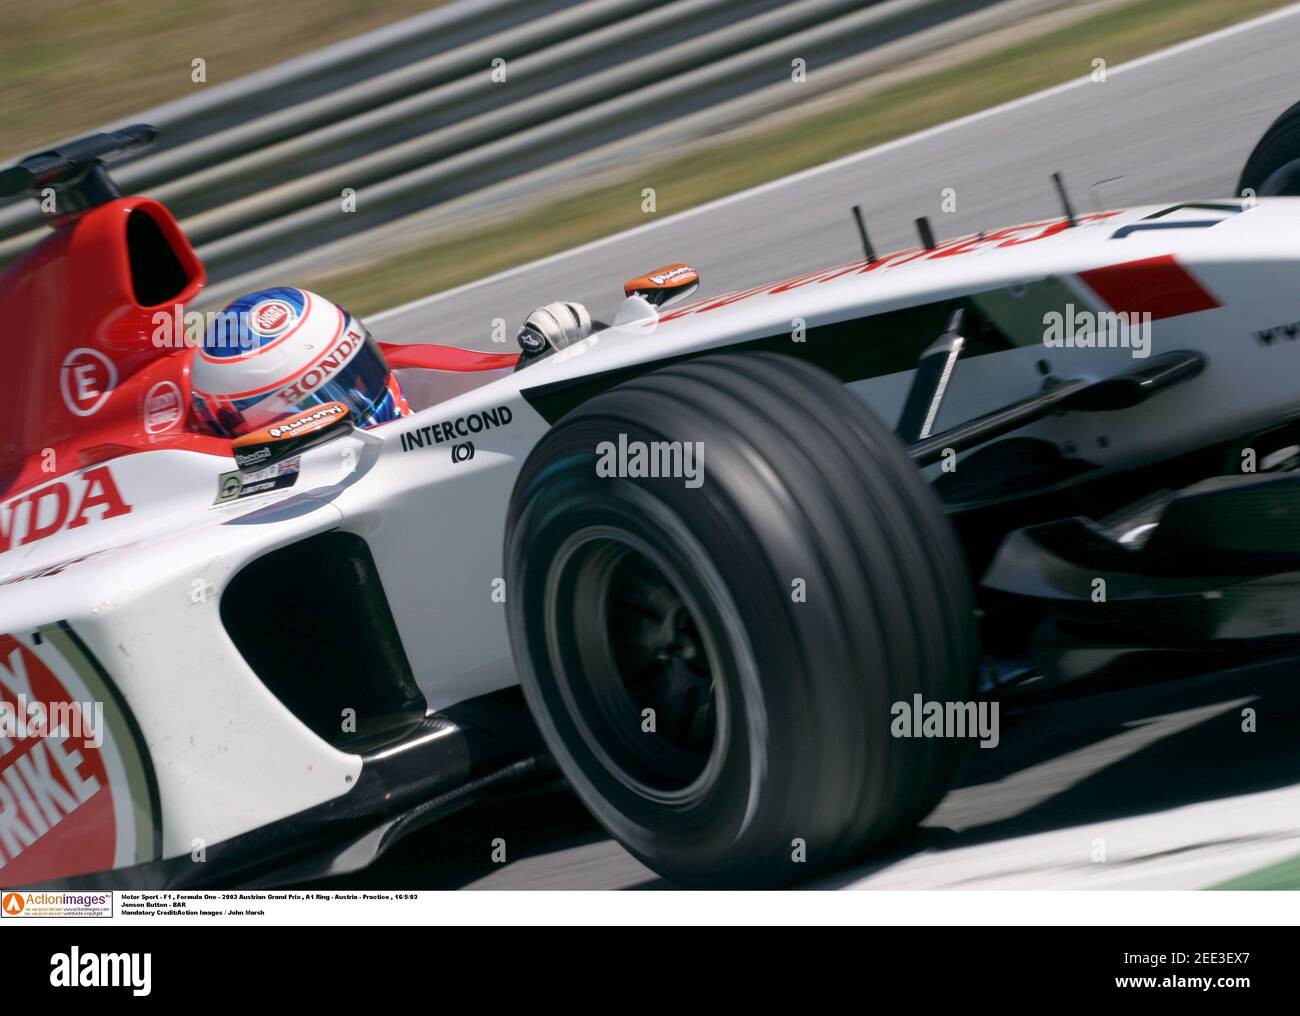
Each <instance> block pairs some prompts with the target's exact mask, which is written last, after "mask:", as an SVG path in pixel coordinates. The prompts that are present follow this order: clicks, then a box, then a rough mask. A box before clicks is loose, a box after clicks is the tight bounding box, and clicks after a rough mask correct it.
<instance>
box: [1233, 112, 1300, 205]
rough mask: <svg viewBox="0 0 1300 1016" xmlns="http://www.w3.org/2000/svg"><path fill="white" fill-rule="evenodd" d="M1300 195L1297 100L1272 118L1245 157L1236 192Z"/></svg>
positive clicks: (1261, 194) (1299, 137) (1299, 115)
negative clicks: (1248, 156) (1253, 148)
mask: <svg viewBox="0 0 1300 1016" xmlns="http://www.w3.org/2000/svg"><path fill="white" fill-rule="evenodd" d="M1247 190H1250V191H1253V192H1254V193H1255V194H1256V195H1257V196H1258V197H1269V196H1278V195H1290V196H1295V195H1300V102H1297V103H1296V104H1295V105H1294V106H1292V107H1291V108H1290V109H1288V110H1287V111H1286V112H1285V113H1283V114H1282V115H1281V116H1279V117H1278V118H1277V119H1276V120H1274V121H1273V125H1272V126H1271V127H1269V129H1268V130H1267V131H1265V132H1264V136H1263V137H1262V138H1260V140H1259V144H1257V145H1256V146H1255V150H1254V151H1253V152H1251V153H1250V158H1249V159H1247V160H1246V167H1245V169H1243V170H1242V171H1241V179H1240V180H1239V181H1238V182H1237V193H1238V194H1239V195H1240V194H1244V193H1245V192H1246V191H1247Z"/></svg>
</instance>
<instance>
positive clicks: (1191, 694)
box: [332, 7, 1300, 889]
mask: <svg viewBox="0 0 1300 1016" xmlns="http://www.w3.org/2000/svg"><path fill="white" fill-rule="evenodd" d="M1297 52H1300V7H1297V8H1289V9H1287V10H1284V11H1282V12H1279V13H1277V14H1275V15H1270V16H1268V17H1266V18H1263V19H1257V20H1256V21H1252V22H1248V23H1246V24H1245V25H1244V26H1238V27H1236V28H1234V29H1229V30H1227V31H1225V32H1220V33H1216V34H1215V35H1212V36H1207V37H1205V38H1204V39H1200V40H1196V41H1195V42H1193V43H1189V44H1184V45H1182V46H1179V47H1175V48H1174V49H1172V50H1166V51H1164V52H1162V53H1159V54H1154V55H1152V56H1150V57H1147V58H1144V59H1141V60H1138V61H1135V62H1133V63H1131V64H1128V65H1123V66H1116V67H1111V68H1110V69H1109V73H1108V76H1107V80H1106V81H1105V82H1104V83H1094V82H1092V81H1083V82H1080V83H1075V84H1071V85H1067V86H1062V87H1060V88H1056V89H1052V90H1050V91H1048V92H1045V93H1041V94H1040V95H1037V96H1034V97H1030V98H1029V99H1027V100H1021V101H1019V102H1016V103H1012V104H1009V105H1008V106H1004V107H999V108H998V109H996V110H993V111H990V112H987V113H984V114H979V115H977V116H975V117H970V118H966V119H965V120H961V121H956V122H954V123H952V124H949V125H945V126H944V127H940V128H936V129H934V130H930V131H926V132H924V133H922V134H918V135H915V136H913V137H911V138H907V139H903V140H902V141H899V142H894V143H891V144H889V145H885V146H883V147H881V148H878V149H874V150H871V151H867V152H864V153H860V154H859V155H856V156H852V157H850V158H848V159H843V160H840V161H838V162H836V163H832V164H829V165H828V166H825V167H821V168H819V169H817V170H814V171H811V172H808V173H804V174H800V175H798V176H795V177H791V178H788V179H786V180H784V181H779V182H778V183H776V184H772V185H768V186H765V187H763V188H759V189H757V190H755V191H751V192H747V193H745V194H741V195H737V196H734V197H731V198H728V199H725V200H723V201H720V202H716V203H714V204H712V205H709V206H705V207H704V208H702V209H700V210H697V211H695V212H693V213H685V214H683V215H680V216H676V217H673V218H668V219H664V220H662V221H655V222H651V223H648V224H647V225H646V226H644V227H641V228H640V229H637V230H634V231H632V232H630V233H627V234H622V235H620V236H617V237H613V238H610V239H607V240H604V241H599V242H597V243H595V244H591V245H587V246H586V247H582V248H578V249H576V250H574V251H571V252H568V253H566V254H563V255H559V256H557V257H555V258H551V259H547V260H546V261H543V262H539V263H537V264H534V265H529V266H524V267H523V268H521V269H516V270H513V271H511V272H507V273H503V274H502V275H500V276H495V277H493V278H490V279H486V280H483V281H482V282H478V283H474V284H471V285H469V286H465V287H461V288H460V289H457V290H452V291H449V292H448V293H445V294H440V295H437V296H435V297H432V298H429V299H426V300H423V301H417V302H416V303H415V304H412V305H408V306H407V307H403V308H397V309H396V310H394V311H390V312H388V313H387V314H384V315H380V316H377V317H376V318H374V319H372V322H371V323H372V326H373V327H374V330H375V332H376V334H377V335H378V337H380V338H382V339H386V340H393V341H439V342H452V343H456V344H461V345H470V346H479V347H481V348H487V349H491V348H498V349H499V348H500V347H499V346H493V344H492V343H491V342H490V340H489V339H488V335H489V332H490V328H491V321H492V319H494V318H498V317H502V318H505V319H506V320H507V321H510V322H517V321H520V320H522V319H523V317H524V316H525V315H526V314H527V313H528V311H530V310H531V309H532V308H533V307H535V306H538V305H539V304H542V303H545V302H548V301H550V300H554V299H558V298H563V299H576V300H582V301H585V302H587V303H588V304H589V306H590V307H591V309H592V311H593V314H594V315H595V316H596V317H598V318H602V317H603V318H606V319H608V318H609V317H610V316H611V315H612V313H613V310H614V309H615V307H616V306H617V302H618V299H619V297H620V296H621V282H622V280H623V279H625V278H630V277H632V276H635V275H638V274H641V273H642V272H643V271H645V270H647V269H649V268H652V267H655V266H657V265H660V264H664V263H667V262H671V261H677V260H685V261H688V262H690V263H692V264H694V265H695V266H697V267H698V268H699V269H700V271H701V274H702V276H703V280H704V287H703V289H702V292H701V295H708V294H710V293H723V292H727V291H730V290H734V289H738V288H741V287H744V286H749V285H755V284H759V283H761V282H763V281H766V280H773V281H774V280H777V279H780V278H784V277H788V276H790V275H794V274H797V273H799V272H802V271H807V270H811V269H813V268H816V267H818V266H821V265H831V264H835V263H838V262H843V261H846V260H849V259H851V258H852V257H854V256H856V255H857V253H858V241H857V237H856V232H855V229H854V226H853V224H852V219H851V218H850V214H849V208H850V206H851V205H852V204H854V203H861V204H862V205H863V207H864V209H865V210H866V212H867V217H868V222H869V225H870V228H871V232H872V238H873V240H874V241H875V244H876V247H877V249H878V250H881V251H885V250H891V249H897V248H901V247H904V246H907V245H909V244H911V243H913V242H914V235H913V233H912V225H911V224H912V221H913V219H915V218H916V217H917V216H920V215H929V216H930V217H931V220H932V222H933V223H934V226H935V230H936V232H937V234H938V235H939V236H940V238H944V237H950V236H954V235H958V234H961V233H965V232H971V231H974V230H977V229H982V228H993V227H997V226H1002V225H1007V224H1011V223H1017V222H1023V221H1030V220H1033V219H1036V218H1038V217H1042V216H1049V215H1052V214H1054V213H1056V212H1057V211H1058V207H1059V206H1058V205H1057V201H1056V197H1055V195H1054V192H1053V190H1052V187H1051V183H1050V180H1049V177H1050V174H1051V173H1052V172H1053V171H1057V170H1060V171H1061V172H1063V173H1064V175H1065V177H1066V180H1067V183H1068V185H1069V187H1070V190H1071V191H1072V193H1073V196H1074V202H1075V205H1076V208H1077V209H1079V210H1091V209H1096V208H1105V207H1111V208H1113V207H1121V206H1124V205H1131V204H1140V203H1145V202H1152V201H1162V200H1166V199H1177V200H1185V199H1194V198H1209V197H1222V196H1226V195H1228V194H1230V193H1232V191H1233V188H1234V186H1235V182H1236V179H1237V175H1238V173H1239V171H1240V167H1241V165H1242V163H1243V162H1244V160H1245V158H1246V156H1247V154H1248V153H1249V151H1250V149H1251V148H1252V146H1253V145H1254V143H1255V142H1256V141H1257V140H1258V138H1259V136H1260V135H1261V134H1262V133H1263V131H1264V130H1265V129H1266V128H1267V126H1268V125H1269V123H1270V122H1271V121H1272V120H1273V118H1274V117H1275V116H1276V115H1277V114H1278V113H1279V112H1281V110H1282V109H1284V108H1285V107H1287V106H1289V105H1290V104H1291V103H1292V102H1294V101H1297V100H1300V68H1298V67H1297V64H1296V59H1295V54H1296V53H1297ZM1098 55H1099V56H1100V57H1102V58H1104V57H1105V53H1104V51H1103V52H1100V53H1099V54H1098ZM1084 70H1085V71H1086V69H1084ZM646 185H647V186H653V181H647V183H646ZM947 187H951V188H955V190H956V193H957V211H956V212H953V213H951V214H942V213H941V212H940V210H939V202H940V196H941V192H942V191H943V189H944V188H947ZM1149 676H1150V678H1151V680H1150V681H1149V682H1145V683H1140V684H1137V685H1130V686H1126V687H1123V688H1117V687H1102V688H1091V689H1080V690H1079V691H1077V692H1075V693H1074V694H1073V695H1072V696H1071V697H1069V698H1066V699H1056V700H1049V699H1043V700H1041V701H1036V700H1035V698H1034V697H1033V696H1030V697H1029V698H1028V699H1027V700H1026V701H1023V702H1020V703H1015V702H1009V703H1007V704H1006V705H1005V706H1004V712H1003V715H1002V733H1001V736H1002V743H1001V745H1000V747H999V748H998V749H997V750H993V751H981V750H978V749H976V750H973V751H972V752H971V755H970V757H969V761H968V764H967V766H966V768H965V770H964V772H963V774H962V778H961V780H960V781H959V784H958V786H957V787H956V788H955V789H954V790H953V791H952V792H951V793H950V794H949V795H948V797H947V798H946V799H945V800H944V802H943V803H942V804H941V805H940V807H939V809H938V810H937V811H936V812H935V813H934V814H933V815H931V816H930V817H929V819H927V821H926V822H925V824H924V825H923V827H922V828H921V829H920V830H919V831H918V833H917V834H916V835H915V836H914V837H913V838H911V839H910V840H909V841H907V842H906V843H903V844H900V845H899V847H898V848H897V849H896V850H895V851H894V852H893V853H891V854H890V855H888V856H886V857H883V858H876V859H874V860H873V861H872V863H870V864H868V865H864V866H862V867H860V868H857V869H854V870H852V871H848V872H842V873H839V874H837V875H836V876H834V877H831V878H829V879H823V880H821V881H819V882H817V883H815V885H817V886H819V887H850V886H861V887H868V888H1199V887H1203V886H1207V885H1211V884H1214V883H1216V882H1219V881H1222V880H1224V879H1227V878H1231V877H1234V876H1236V875H1239V874H1243V873H1245V872H1247V871H1251V870H1253V869H1257V868H1259V867H1262V866H1264V865H1267V864H1270V863H1272V862H1274V861H1277V860H1281V859H1283V858H1286V857H1290V856H1295V855H1297V854H1300V739H1297V738H1296V737H1295V731H1296V730H1298V729H1300V665H1296V664H1277V665H1271V666H1258V667H1249V668H1243V669H1239V670H1235V671H1231V672H1227V673H1219V674H1213V675H1207V676H1200V677H1190V678H1189V677H1184V678H1176V679H1172V680H1157V679H1158V678H1160V677H1161V676H1162V675H1158V674H1151V675H1149ZM1244 709H1251V710H1254V711H1255V716H1256V722H1257V724H1258V729H1257V730H1256V731H1255V732H1254V733H1246V732H1244V731H1243V730H1242V723H1243V713H1242V711H1243V710H1244ZM498 837H500V838H503V839H504V840H505V841H506V849H507V860H506V863H504V864H499V863H494V862H493V861H492V858H491V850H492V847H491V842H492V840H494V839H495V838H498ZM332 884H333V885H335V886H338V887H342V886H344V885H346V886H354V887H375V888H394V887H402V888H408V887H409V888H428V889H444V888H459V887H472V888H501V889H523V888H550V889H613V888H634V887H637V888H662V887H664V885H665V884H664V883H663V882H662V881H660V880H659V879H657V878H656V876H654V874H653V873H651V872H650V871H648V870H647V869H646V868H644V867H643V866H642V865H640V864H639V863H638V862H637V861H636V860H635V859H634V858H632V857H631V856H630V855H628V854H627V853H626V852H625V851H623V850H622V848H620V847H619V846H618V845H617V844H616V843H614V842H613V841H611V840H610V839H609V837H608V836H607V835H605V833H604V832H603V831H602V830H601V829H600V827H599V826H597V825H596V823H595V822H594V821H593V820H592V819H591V818H590V817H589V816H588V815H587V813H586V812H585V811H584V809H583V808H582V806H581V805H580V804H579V803H578V802H577V801H576V799H575V798H574V797H573V796H572V795H571V794H570V793H569V792H568V791H566V790H564V789H563V788H562V787H560V788H555V789H552V790H550V791H547V792H544V793H541V794H537V795H532V796H519V797H513V798H508V799H503V800H498V801H490V802H483V803H480V804H478V805H475V806H474V807H472V808H470V809H467V810H466V811H464V812H462V813H460V814H459V815H456V816H454V817H452V818H450V819H448V820H446V821H444V822H442V823H439V824H437V825H434V826H431V827H430V828H428V829H426V830H424V831H422V832H420V833H419V834H417V835H415V836H413V837H412V838H411V839H409V840H407V841H406V842H404V843H402V844H400V845H399V846H397V847H396V848H394V850H393V851H392V852H390V853H389V854H388V855H387V856H386V857H385V858H383V859H382V860H381V861H380V862H379V863H378V864H377V865H375V866H373V867H372V868H370V869H368V870H367V871H365V872H361V873H358V874H356V875H354V876H350V877H348V878H347V879H343V880H336V881H335V882H334V883H332Z"/></svg>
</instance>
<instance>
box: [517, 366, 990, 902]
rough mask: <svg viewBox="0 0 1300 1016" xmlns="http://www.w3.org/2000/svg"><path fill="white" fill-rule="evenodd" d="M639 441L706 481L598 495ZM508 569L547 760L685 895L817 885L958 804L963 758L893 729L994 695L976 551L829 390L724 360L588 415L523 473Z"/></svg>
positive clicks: (798, 375)
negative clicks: (983, 680) (925, 712)
mask: <svg viewBox="0 0 1300 1016" xmlns="http://www.w3.org/2000/svg"><path fill="white" fill-rule="evenodd" d="M620 435H626V440H627V442H629V446H632V445H631V443H632V442H656V441H678V442H700V443H701V445H700V446H701V447H702V448H703V459H702V461H703V477H702V481H703V482H702V484H701V485H699V486H697V487H688V486H687V485H686V480H685V479H684V478H682V477H680V476H679V477H676V478H672V477H667V478H630V477H614V478H607V477H601V476H598V475H597V468H596V467H597V457H598V452H597V446H598V445H600V443H601V442H614V443H617V442H618V441H619V439H620V438H619V436H620ZM632 447H635V446H632ZM506 566H507V588H508V589H509V590H510V593H509V596H508V601H507V610H508V614H509V620H510V633H511V641H512V648H513V650H514V654H515V660H516V663H517V665H518V668H519V672H520V675H521V679H522V683H523V688H524V693H525V696H526V698H527V700H528V703H529V705H530V707H531V709H532V712H533V715H534V717H535V719H536V720H537V722H538V725H539V726H540V728H541V731H542V734H543V736H544V737H545V740H546V743H547V745H548V747H549V748H550V750H551V751H552V753H553V754H554V755H555V757H556V760H557V761H558V763H559V765H560V768H561V769H562V771H563V772H564V774H565V776H566V777H567V778H568V779H569V781H570V783H571V784H572V785H573V787H574V789H575V790H576V791H577V793H578V795H579V796H580V797H581V798H582V800H583V801H584V802H585V803H586V805H587V807H588V808H590V809H591V811H592V813H593V814H594V815H595V817H596V818H597V819H598V820H599V821H600V822H601V823H602V824H603V825H604V826H605V828H607V829H608V830H609V831H610V833H611V834H612V835H613V836H614V837H615V838H616V839H618V840H619V842H620V843H622V844H623V845H624V846H625V847H626V848H627V849H628V850H629V851H631V852H632V853H633V854H634V855H636V856H637V857H638V858H639V859H640V860H641V861H643V862H644V863H645V864H646V865H647V866H649V867H650V868H652V869H654V870H655V871H656V872H658V873H660V874H661V875H663V876H664V877H666V878H668V879H670V880H672V881H675V882H679V883H683V884H691V885H710V886H729V885H730V886H764V885H780V884H783V883H787V882H790V881H794V880H796V879H800V878H806V877H808V876H809V875H810V874H812V873H813V872H815V871H819V870H822V869H825V868H828V867H833V866H836V865H840V864H843V863H845V862H847V861H850V860H852V859H854V858H856V857H858V856H860V855H861V854H862V853H864V852H865V851H867V850H870V849H871V848H873V847H876V846H879V845H880V844H882V843H884V842H886V841H887V840H889V839H890V838H891V837H894V836H896V835H897V834H898V833H900V832H901V831H903V830H906V829H908V828H910V827H911V826H912V825H914V824H915V823H916V822H917V821H919V820H920V819H921V818H922V817H923V816H924V815H925V814H926V813H927V812H929V811H930V810H931V809H932V808H933V807H934V806H935V804H937V803H938V801H939V799H940V798H941V797H942V796H943V794H944V793H945V792H946V791H947V789H948V787H949V786H950V784H951V782H952V779H953V777H954V775H955V772H956V769H957V766H958V764H959V761H960V755H961V749H960V743H959V742H956V741H954V740H951V739H943V738H911V739H906V738H897V737H893V736H891V734H890V725H891V721H892V718H893V717H892V715H891V706H892V705H893V704H894V703H896V702H907V703H908V704H909V705H910V704H911V703H912V697H913V696H914V695H918V694H919V695H921V696H923V698H924V699H925V700H926V701H934V700H939V701H966V700H969V699H970V698H971V697H972V696H973V692H974V687H973V673H974V663H975V656H976V650H975V636H974V622H973V617H974V610H973V603H972V592H971V585H970V581H969V578H968V576H967V574H966V569H965V564H964V560H963V557H962V553H961V550H960V547H959V546H958V543H957V540H956V537H955V534H954V533H953V530H952V527H951V525H950V524H949V522H948V520H947V519H946V517H945V516H944V514H943V512H942V510H941V508H940V505H939V502H938V500H937V498H936V497H935V495H934V493H933V492H932V491H931V490H930V488H929V486H928V485H927V484H926V483H925V481H924V480H923V478H922V477H921V475H920V473H919V471H918V470H917V468H916V467H915V466H914V465H913V463H912V462H911V460H910V459H909V458H908V456H907V454H906V452H905V451H904V450H903V448H902V447H901V445H900V444H899V443H898V441H897V440H896V439H895V437H894V435H893V434H892V433H890V432H889V431H888V430H887V429H886V428H885V427H884V426H883V425H882V424H881V422H880V421H879V420H878V419H876V417H875V416H874V415H873V414H872V413H871V412H870V411H869V410H868V409H867V408H866V406H865V405H863V403H862V402H861V401H859V400H858V399H857V398H855V397H854V396H853V395H852V394H851V393H850V392H849V391H848V390H847V389H846V388H845V387H844V386H843V385H842V384H841V383H840V382H839V381H838V380H836V379H835V378H833V377H831V376H830V375H829V374H827V373H825V372H823V371H821V370H820V369H817V368H815V367H812V366H809V365H807V364H804V363H801V362H799V361H797V360H793V359H789V358H786V357H780V356H771V355H761V354H727V355H721V356H712V357H707V358H704V359H699V360H695V361H693V362H689V363H685V364H681V365H677V366H673V367H669V368H666V369H664V370H660V371H657V372H655V373H652V374H648V375H646V376H644V377H642V378H640V379H637V380H634V381H630V382H628V383H626V384H624V385H621V386H619V387H617V388H615V389H612V390H611V391H609V392H606V393H604V394H602V395H599V396H597V397H596V398H594V399H592V400H590V401H589V402H587V403H586V404H584V405H583V406H581V407H580V408H578V409H577V410H575V411H573V412H572V413H570V414H569V415H568V416H566V417H565V418H564V419H563V420H562V421H561V422H560V423H559V424H558V425H557V426H556V427H554V428H553V429H552V430H551V431H550V432H549V433H548V434H547V435H546V436H545V437H544V438H543V439H542V440H541V441H540V442H539V443H538V445H537V447H536V448H535V449H534V451H533V453H532V455H531V456H530V457H529V459H528V461H527V462H526V463H525V465H524V467H523V469H522V471H521V473H520V476H519V479H518V482H517V484H516V487H515V490H514V494H513V497H512V500H511V505H510V512H509V518H508V523H507V532H506ZM647 709H650V710H653V717H654V730H653V731H652V732H650V731H647V730H646V729H645V727H646V725H647V724H646V718H647V716H649V715H650V714H647V713H646V712H645V710H647ZM801 844H802V850H803V853H802V856H801ZM801 859H803V860H806V863H797V862H798V861H800V860H801Z"/></svg>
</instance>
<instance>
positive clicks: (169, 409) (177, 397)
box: [144, 381, 185, 434]
mask: <svg viewBox="0 0 1300 1016" xmlns="http://www.w3.org/2000/svg"><path fill="white" fill-rule="evenodd" d="M184 417H185V400H184V399H183V398H182V397H181V390H180V388H179V387H178V386H177V385H176V383H175V382H173V381H159V382H158V383H157V384H156V385H154V386H153V387H152V388H150V389H149V391H148V392H147V393H146V395H145V397H144V430H145V433H146V434H162V433H164V432H166V431H169V430H171V429H172V428H173V427H175V426H176V425H177V424H178V423H180V422H181V420H182V419H184Z"/></svg>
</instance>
